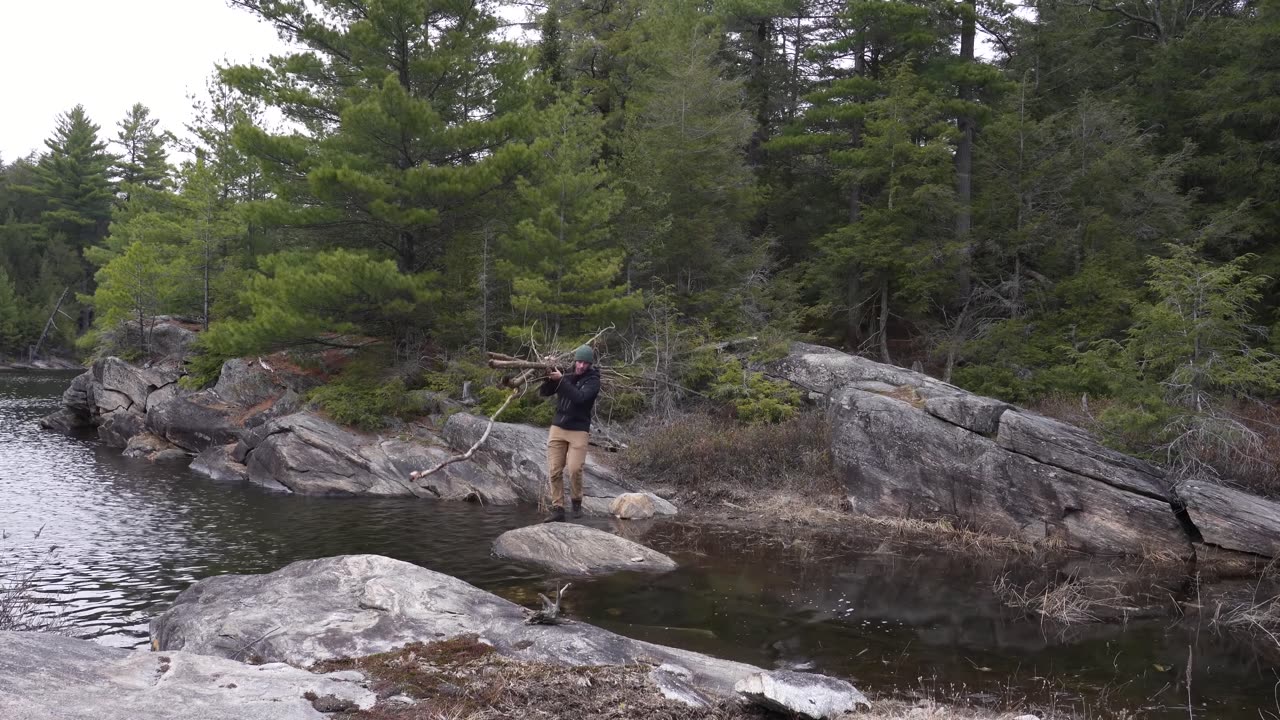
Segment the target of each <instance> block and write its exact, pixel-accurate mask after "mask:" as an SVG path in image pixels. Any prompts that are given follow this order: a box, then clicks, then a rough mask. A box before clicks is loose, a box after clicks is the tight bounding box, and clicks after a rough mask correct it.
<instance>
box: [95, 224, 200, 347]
mask: <svg viewBox="0 0 1280 720" xmlns="http://www.w3.org/2000/svg"><path fill="white" fill-rule="evenodd" d="M184 274H185V273H182V272H180V271H179V270H178V260H177V258H175V257H174V253H173V248H171V247H166V246H164V245H160V244H157V243H148V242H143V241H134V242H132V243H130V244H129V245H128V247H126V248H125V249H124V251H123V252H122V253H121V254H120V255H118V256H116V257H115V258H113V259H112V260H111V262H109V263H107V264H106V266H104V267H103V268H102V270H100V271H99V272H98V275H97V281H98V288H97V291H96V292H95V293H94V296H93V303H94V306H95V307H96V308H97V310H98V313H99V316H98V319H97V320H98V324H99V326H100V327H104V328H119V327H121V326H125V325H134V324H136V326H137V328H138V335H137V342H138V346H137V347H136V350H137V351H138V354H139V355H145V354H146V352H147V347H148V343H149V341H150V338H151V330H152V329H153V328H154V327H155V322H156V321H155V317H156V316H157V315H160V314H162V313H164V312H165V311H166V310H167V309H169V308H171V307H172V306H173V304H174V298H175V297H176V296H177V295H178V294H179V293H180V292H181V291H182V288H183V286H184V285H185V283H184V282H183V278H182V276H183V275H184Z"/></svg>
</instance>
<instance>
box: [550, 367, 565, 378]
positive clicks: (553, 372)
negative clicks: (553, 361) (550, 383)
mask: <svg viewBox="0 0 1280 720" xmlns="http://www.w3.org/2000/svg"><path fill="white" fill-rule="evenodd" d="M562 377H564V373H562V372H560V371H559V370H557V369H555V368H551V370H550V372H548V373H547V379H548V380H559V379H560V378H562Z"/></svg>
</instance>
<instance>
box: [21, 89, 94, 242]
mask: <svg viewBox="0 0 1280 720" xmlns="http://www.w3.org/2000/svg"><path fill="white" fill-rule="evenodd" d="M98 129H99V128H98V126H97V125H95V124H94V123H93V122H91V121H90V120H89V117H88V115H86V114H85V111H84V107H83V106H80V105H77V106H75V107H74V108H72V109H71V110H70V111H69V112H67V113H66V114H64V115H61V116H59V117H58V125H57V128H56V129H55V130H54V134H53V137H51V138H49V139H48V140H45V146H46V147H47V148H48V152H46V153H45V154H44V155H42V156H41V157H40V162H39V164H37V165H36V173H35V178H34V180H35V184H34V186H33V187H32V188H31V191H32V192H35V193H37V194H38V195H39V196H40V197H41V198H43V200H44V202H45V203H46V209H45V211H44V213H43V214H42V216H41V224H42V225H43V226H44V229H45V233H46V237H53V236H61V237H63V238H65V239H66V241H67V242H68V243H69V244H70V245H71V246H72V247H73V248H75V249H77V250H80V249H83V248H86V247H89V246H90V245H93V244H94V243H95V242H97V241H98V240H99V239H101V238H102V237H103V236H104V235H105V234H106V230H107V223H108V222H109V221H110V219H111V201H112V186H111V178H110V168H111V166H112V163H113V158H112V156H111V155H110V154H108V153H107V146H106V144H105V143H104V142H102V141H101V140H99V139H98Z"/></svg>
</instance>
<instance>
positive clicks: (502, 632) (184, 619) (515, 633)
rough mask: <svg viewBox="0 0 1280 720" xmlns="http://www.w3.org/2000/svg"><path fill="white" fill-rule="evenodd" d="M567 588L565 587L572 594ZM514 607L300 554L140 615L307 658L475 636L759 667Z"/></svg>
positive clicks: (547, 656)
mask: <svg viewBox="0 0 1280 720" xmlns="http://www.w3.org/2000/svg"><path fill="white" fill-rule="evenodd" d="M572 596H573V591H572V590H570V592H569V593H566V598H568V599H567V600H566V604H570V605H571V604H572ZM525 618H526V611H525V609H524V608H522V607H520V606H519V605H516V604H514V603H511V602H508V601H507V600H503V599H502V598H500V597H498V596H496V595H493V594H491V593H487V592H485V591H483V590H480V589H479V588H476V587H473V586H471V585H468V584H467V583H465V582H463V581H461V580H458V579H456V578H452V577H449V576H448V575H443V574H440V573H437V572H433V571H431V570H427V569H425V568H421V567H418V566H416V565H411V564H409V563H405V562H401V561H399V560H392V559H390V558H386V557H381V556H377V555H347V556H342V557H332V558H323V559H319V560H304V561H300V562H295V563H293V564H291V565H288V566H286V567H284V568H282V569H280V570H277V571H276V572H273V573H271V574H268V575H222V576H219V577H212V578H207V579H205V580H201V581H199V582H197V583H195V584H194V585H192V586H191V587H190V588H188V589H187V590H185V591H183V592H182V594H180V595H179V596H178V597H177V599H176V600H175V601H174V604H173V606H172V607H171V608H169V609H168V610H166V611H165V612H164V613H162V614H160V615H159V616H157V617H155V618H154V619H153V620H152V621H151V638H152V641H153V643H154V644H155V647H156V648H157V649H158V650H160V651H170V650H185V651H187V652H192V653H201V654H207V655H217V656H220V657H245V656H246V655H249V654H252V655H253V656H254V657H255V659H260V660H262V661H264V662H287V663H289V664H290V665H294V666H296V667H311V666H312V665H314V664H315V663H317V662H319V661H321V660H330V659H335V658H346V657H359V656H363V655H369V654H372V653H379V652H386V651H390V650H393V649H396V648H400V647H402V646H404V645H405V644H407V643H410V642H414V641H422V642H430V641H432V640H443V639H447V638H453V637H458V636H460V635H468V634H474V635H477V636H479V637H480V638H482V639H483V640H486V641H488V642H490V643H492V644H493V646H494V648H495V649H496V650H497V651H498V652H499V653H501V654H502V655H505V656H508V657H512V658H516V659H521V660H536V661H543V662H550V663H555V664H562V665H630V664H635V663H641V662H643V663H647V664H651V665H653V666H655V667H657V666H661V665H663V664H671V665H675V666H680V667H682V668H687V669H688V670H689V671H690V673H691V676H692V677H691V683H692V684H693V685H695V686H696V687H697V688H699V689H701V690H702V691H704V692H707V693H710V694H712V695H715V696H718V697H733V692H734V691H733V687H734V683H736V682H737V681H738V680H740V679H742V678H745V677H747V676H748V675H750V674H752V673H755V672H759V671H760V669H759V668H756V667H752V666H750V665H745V664H743V663H737V662H731V661H728V660H719V659H716V658H712V657H709V656H706V655H702V654H700V653H695V652H690V651H687V650H680V649H676V648H669V647H664V646H661V645H654V644H651V643H646V642H641V641H639V640H632V639H630V638H626V637H622V636H621V635H616V634H614V633H611V632H609V631H607V630H603V629H601V628H598V627H595V626H592V625H587V624H585V623H580V622H570V623H565V624H560V625H536V624H535V625H530V624H526V623H525Z"/></svg>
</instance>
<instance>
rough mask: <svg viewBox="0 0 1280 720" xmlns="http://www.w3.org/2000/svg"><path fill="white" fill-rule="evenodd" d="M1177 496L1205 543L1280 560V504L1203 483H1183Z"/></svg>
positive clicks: (1195, 481)
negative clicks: (1279, 558)
mask: <svg viewBox="0 0 1280 720" xmlns="http://www.w3.org/2000/svg"><path fill="white" fill-rule="evenodd" d="M1176 493H1177V496H1178V500H1179V501H1180V502H1181V503H1182V505H1183V506H1184V507H1185V509H1186V513H1187V517H1188V518H1189V519H1190V520H1191V522H1192V523H1193V524H1194V525H1195V528H1196V531H1197V532H1198V533H1199V534H1200V538H1201V539H1202V540H1203V541H1204V542H1206V543H1208V544H1210V545H1214V546H1216V547H1220V548H1225V549H1227V550H1234V551H1236V552H1243V553H1250V554H1252V555H1260V556H1262V557H1267V558H1274V557H1280V503H1277V502H1274V501H1271V500H1266V499H1264V498H1260V497H1258V496H1256V495H1250V494H1249V493H1246V492H1242V491H1240V490H1236V489H1234V488H1229V487H1224V486H1223V485H1220V484H1217V483H1214V482H1209V481H1207V480H1201V479H1192V480H1187V481H1184V482H1182V483H1179V485H1178V487H1177V490H1176Z"/></svg>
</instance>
